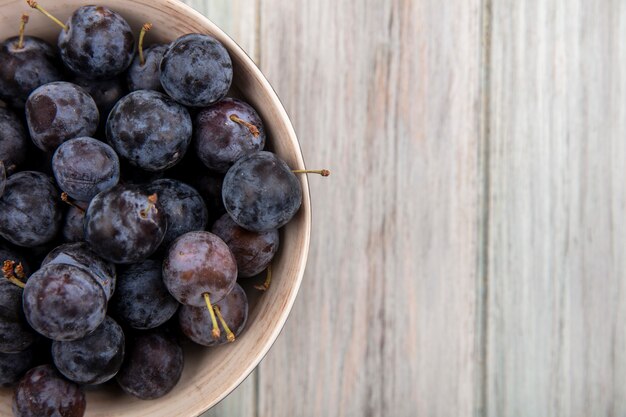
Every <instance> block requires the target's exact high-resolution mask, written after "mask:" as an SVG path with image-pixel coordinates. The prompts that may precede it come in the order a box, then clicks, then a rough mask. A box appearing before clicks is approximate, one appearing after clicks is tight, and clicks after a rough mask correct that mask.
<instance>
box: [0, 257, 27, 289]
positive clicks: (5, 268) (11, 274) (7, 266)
mask: <svg viewBox="0 0 626 417" xmlns="http://www.w3.org/2000/svg"><path fill="white" fill-rule="evenodd" d="M18 268H19V275H22V276H23V277H24V278H25V277H26V276H25V275H24V268H23V267H22V264H21V263H20V264H17V266H15V261H11V260H10V259H7V260H5V261H4V262H3V263H2V274H3V275H4V277H5V278H6V279H8V280H9V281H10V282H11V283H13V284H15V285H17V286H18V287H20V288H24V287H25V286H26V285H25V284H24V283H23V282H22V281H20V280H19V279H18V277H16V276H15V272H16V271H17V269H18Z"/></svg>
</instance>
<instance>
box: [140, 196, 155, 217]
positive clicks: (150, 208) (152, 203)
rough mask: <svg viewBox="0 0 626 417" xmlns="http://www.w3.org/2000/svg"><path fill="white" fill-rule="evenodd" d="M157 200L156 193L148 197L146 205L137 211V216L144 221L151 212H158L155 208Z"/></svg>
mask: <svg viewBox="0 0 626 417" xmlns="http://www.w3.org/2000/svg"><path fill="white" fill-rule="evenodd" d="M157 200H158V197H157V195H156V193H154V194H150V195H149V196H148V205H147V206H146V207H145V208H143V209H141V210H140V211H139V215H140V216H141V218H142V219H145V218H146V217H148V213H150V212H151V211H154V212H157V211H158V210H157V208H156V203H157Z"/></svg>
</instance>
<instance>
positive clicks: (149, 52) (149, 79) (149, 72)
mask: <svg viewBox="0 0 626 417" xmlns="http://www.w3.org/2000/svg"><path fill="white" fill-rule="evenodd" d="M167 48H169V45H168V44H159V45H152V46H150V47H149V48H146V49H144V50H143V58H144V64H143V65H141V62H140V61H139V56H136V57H135V59H133V63H132V64H131V65H130V67H129V68H128V73H127V74H128V75H127V82H128V89H129V90H130V91H137V90H154V91H159V92H162V91H163V86H162V85H161V59H163V54H165V51H167Z"/></svg>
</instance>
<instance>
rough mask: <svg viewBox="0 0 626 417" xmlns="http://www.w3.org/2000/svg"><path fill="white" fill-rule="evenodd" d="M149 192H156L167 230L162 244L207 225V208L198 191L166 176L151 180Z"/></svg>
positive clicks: (167, 243)
mask: <svg viewBox="0 0 626 417" xmlns="http://www.w3.org/2000/svg"><path fill="white" fill-rule="evenodd" d="M147 190H148V192H149V193H150V194H152V193H156V194H157V195H158V196H159V201H160V203H161V207H163V211H164V213H165V216H166V217H167V232H165V237H164V238H163V243H162V246H164V247H168V246H169V245H170V243H172V242H173V241H174V239H176V238H177V237H178V236H181V235H183V234H185V233H187V232H193V231H195V230H204V229H205V228H206V226H207V217H208V213H207V209H206V206H205V205H204V201H202V197H201V196H200V194H198V192H197V191H196V190H195V189H194V188H193V187H190V186H189V185H187V184H185V183H183V182H180V181H176V180H171V179H167V178H163V179H160V180H156V181H153V182H152V183H150V184H149V185H148V187H147Z"/></svg>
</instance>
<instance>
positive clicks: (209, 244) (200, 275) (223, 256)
mask: <svg viewBox="0 0 626 417" xmlns="http://www.w3.org/2000/svg"><path fill="white" fill-rule="evenodd" d="M236 280H237V263H236V261H235V257H234V256H233V254H232V252H231V251H230V249H229V248H228V246H227V245H226V243H224V241H223V240H222V239H220V238H219V237H217V236H216V235H214V234H213V233H209V232H189V233H186V234H184V235H182V236H180V237H179V238H178V239H176V240H175V241H174V242H173V243H172V245H171V246H170V249H169V251H168V254H167V256H166V257H165V259H164V260H163V282H164V283H165V286H166V287H167V289H168V290H169V292H170V294H172V296H173V297H174V298H176V299H177V300H178V302H180V303H181V304H187V305H192V306H196V307H202V306H205V308H206V302H205V300H204V295H203V294H204V293H208V294H209V296H210V300H211V302H217V301H219V300H221V299H222V298H224V296H225V295H226V294H228V293H229V292H230V291H231V290H232V289H233V287H234V286H235V283H236Z"/></svg>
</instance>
